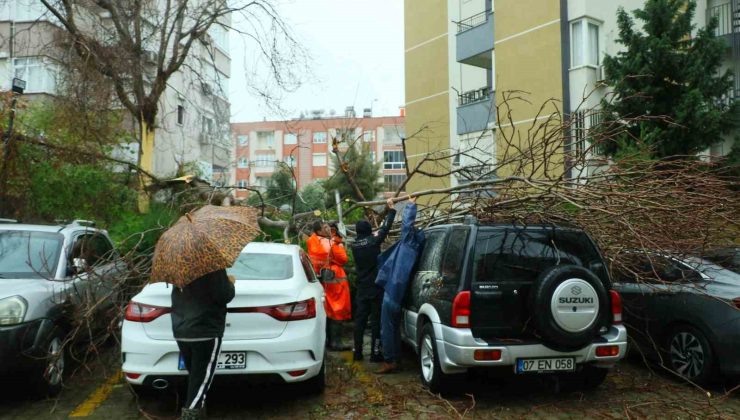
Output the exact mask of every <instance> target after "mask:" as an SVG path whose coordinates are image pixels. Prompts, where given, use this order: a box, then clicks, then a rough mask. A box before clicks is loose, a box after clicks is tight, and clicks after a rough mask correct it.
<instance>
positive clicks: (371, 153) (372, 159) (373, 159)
mask: <svg viewBox="0 0 740 420" xmlns="http://www.w3.org/2000/svg"><path fill="white" fill-rule="evenodd" d="M375 158H376V156H375V151H374V150H372V151H370V160H371V161H373V162H376V160H375Z"/></svg>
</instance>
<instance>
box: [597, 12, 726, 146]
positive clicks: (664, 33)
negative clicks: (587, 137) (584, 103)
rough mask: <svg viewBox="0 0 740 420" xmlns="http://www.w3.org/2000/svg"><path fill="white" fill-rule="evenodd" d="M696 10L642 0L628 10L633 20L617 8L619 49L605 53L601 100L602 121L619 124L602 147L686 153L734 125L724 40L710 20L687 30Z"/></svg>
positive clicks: (713, 139) (717, 138) (712, 139)
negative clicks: (610, 96) (605, 91)
mask: <svg viewBox="0 0 740 420" xmlns="http://www.w3.org/2000/svg"><path fill="white" fill-rule="evenodd" d="M695 11H696V2H695V1H694V0H689V1H687V0H647V1H646V2H645V6H644V8H643V9H641V10H635V11H634V12H633V14H634V17H635V18H636V19H638V20H639V21H641V25H640V24H636V22H635V21H634V20H633V19H632V17H630V15H629V14H628V13H627V12H626V11H625V10H624V9H622V8H620V9H619V12H618V16H617V23H618V26H619V39H618V40H617V42H619V43H620V44H622V45H623V46H624V51H622V52H620V53H618V54H617V55H615V56H606V57H605V59H604V65H605V67H606V74H607V78H606V81H607V83H608V85H609V86H610V87H612V88H613V90H614V93H615V97H614V100H613V101H611V102H609V101H607V100H606V98H605V99H604V100H603V101H602V107H603V109H604V111H605V117H606V120H607V122H609V123H610V124H605V126H610V125H611V124H618V125H622V126H623V127H622V128H623V130H622V132H621V134H620V135H618V136H617V137H616V139H614V140H615V141H610V142H608V143H606V144H604V150H605V152H606V153H607V154H609V155H614V154H617V153H619V152H620V151H624V150H625V149H627V150H634V149H635V148H643V147H647V148H648V149H649V151H650V154H651V156H652V157H653V158H666V157H669V156H675V155H693V154H696V153H698V152H700V151H701V150H704V149H705V148H707V147H709V146H710V145H712V144H714V143H716V142H718V141H719V140H720V135H721V134H724V133H727V132H728V131H729V130H731V129H732V128H735V127H737V126H738V120H737V117H736V116H737V113H738V107H737V104H736V103H734V101H730V100H729V98H728V96H727V95H728V94H729V93H730V92H731V89H732V87H733V81H732V75H731V74H730V73H729V71H727V72H721V71H720V70H721V65H722V59H723V57H724V54H725V50H726V46H725V44H724V41H722V40H721V39H718V38H716V37H715V36H714V31H715V28H716V27H717V20H716V19H712V20H711V21H710V22H709V24H708V25H707V27H706V28H701V29H699V30H697V31H696V33H695V35H692V31H693V30H694V25H692V23H691V19H692V18H693V16H694V13H695ZM640 26H642V29H640ZM612 128H613V126H612Z"/></svg>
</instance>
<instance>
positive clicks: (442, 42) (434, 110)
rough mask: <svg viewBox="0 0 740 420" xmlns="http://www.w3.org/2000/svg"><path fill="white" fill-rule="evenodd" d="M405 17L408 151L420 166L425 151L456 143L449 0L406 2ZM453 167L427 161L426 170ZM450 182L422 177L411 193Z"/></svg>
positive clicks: (411, 161)
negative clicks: (451, 111) (452, 135)
mask: <svg viewBox="0 0 740 420" xmlns="http://www.w3.org/2000/svg"><path fill="white" fill-rule="evenodd" d="M404 20H405V51H406V52H405V64H406V66H405V73H406V74H405V81H406V135H407V137H411V138H409V139H408V140H407V143H406V153H407V156H408V160H409V166H410V167H411V168H414V167H416V165H417V164H418V163H419V161H420V160H421V159H423V158H424V156H425V155H427V154H428V153H434V152H438V151H440V150H447V149H448V148H449V144H450V138H449V137H450V120H449V119H450V115H449V101H450V98H449V67H448V66H449V61H448V60H449V57H448V42H449V41H448V37H449V36H448V34H447V31H448V25H449V20H448V14H447V0H405V2H404ZM412 136H413V137H412ZM448 167H449V162H446V161H445V162H435V163H425V164H424V165H423V166H422V169H423V170H425V171H429V172H432V173H441V172H442V173H443V172H446V171H448V170H449V169H448ZM449 185H450V179H449V177H444V178H434V177H427V176H420V175H416V176H414V177H413V178H412V179H411V180H410V181H409V183H408V185H407V187H406V191H407V192H413V191H419V190H425V189H430V188H444V187H448V186H449ZM432 200H433V198H432ZM422 201H427V200H424V199H420V202H422Z"/></svg>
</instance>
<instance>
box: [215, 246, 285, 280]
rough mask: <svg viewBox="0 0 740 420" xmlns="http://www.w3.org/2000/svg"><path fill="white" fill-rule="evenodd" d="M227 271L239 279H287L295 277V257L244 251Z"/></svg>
mask: <svg viewBox="0 0 740 420" xmlns="http://www.w3.org/2000/svg"><path fill="white" fill-rule="evenodd" d="M226 271H227V272H228V273H229V274H232V275H233V276H234V277H236V279H237V280H287V279H289V278H291V277H293V257H292V256H290V255H285V254H266V253H254V252H243V253H241V254H239V258H237V259H236V262H235V263H234V265H233V266H232V267H231V268H229V269H228V270H226Z"/></svg>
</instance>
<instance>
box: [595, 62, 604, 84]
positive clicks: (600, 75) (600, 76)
mask: <svg viewBox="0 0 740 420" xmlns="http://www.w3.org/2000/svg"><path fill="white" fill-rule="evenodd" d="M596 81H597V82H602V83H603V82H606V66H605V65H603V64H602V65H600V66H599V67H598V69H596Z"/></svg>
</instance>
